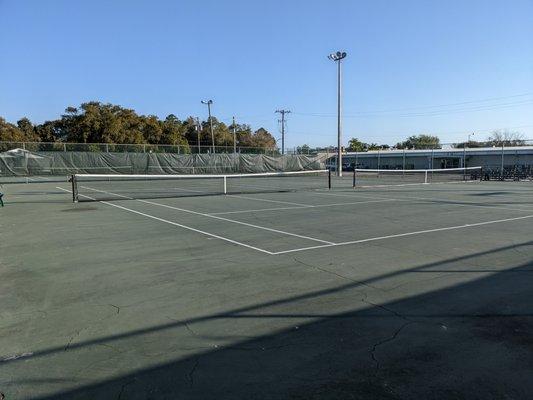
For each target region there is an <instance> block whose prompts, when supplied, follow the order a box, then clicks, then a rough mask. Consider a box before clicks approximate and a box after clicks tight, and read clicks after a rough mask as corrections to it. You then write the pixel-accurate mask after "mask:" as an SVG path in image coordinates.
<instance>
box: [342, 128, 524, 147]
mask: <svg viewBox="0 0 533 400" xmlns="http://www.w3.org/2000/svg"><path fill="white" fill-rule="evenodd" d="M531 144H533V142H532V143H531ZM526 145H527V141H526V140H525V139H524V136H523V135H522V134H521V133H518V132H510V131H502V130H496V131H493V132H492V133H491V134H490V135H489V137H488V138H487V139H486V140H484V141H475V140H468V141H466V142H461V143H453V144H451V146H452V147H454V148H461V149H462V148H464V147H466V148H476V147H501V146H526ZM441 148H442V144H441V141H440V139H439V138H438V137H437V136H432V135H417V136H409V137H408V138H407V139H406V140H404V141H403V142H398V143H396V145H395V146H389V145H387V144H383V145H380V144H377V143H365V142H362V141H360V140H358V139H356V138H352V139H350V141H349V142H348V149H347V150H348V151H358V152H359V151H370V150H388V149H399V150H402V149H406V150H424V149H441Z"/></svg>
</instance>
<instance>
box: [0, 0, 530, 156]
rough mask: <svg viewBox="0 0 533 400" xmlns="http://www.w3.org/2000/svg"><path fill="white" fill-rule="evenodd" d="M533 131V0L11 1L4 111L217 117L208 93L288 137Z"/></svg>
mask: <svg viewBox="0 0 533 400" xmlns="http://www.w3.org/2000/svg"><path fill="white" fill-rule="evenodd" d="M339 49H341V50H345V51H346V52H347V53H348V57H347V58H346V60H345V62H344V77H345V79H344V110H345V115H346V117H345V119H344V137H345V141H347V139H348V138H350V137H358V138H360V139H362V140H364V141H368V142H378V143H389V144H394V143H396V142H397V141H399V140H401V139H403V138H405V137H406V136H409V135H412V134H419V133H432V134H438V135H439V136H440V137H441V140H442V141H443V142H449V141H460V140H465V139H466V135H467V134H468V133H470V132H476V136H477V137H483V138H484V137H485V136H486V135H487V134H488V133H489V132H490V131H491V130H492V129H498V128H508V129H510V130H516V131H520V132H522V133H523V134H524V135H525V136H527V137H529V138H533V0H501V1H493V0H462V1H459V0H446V1H430V0H427V1H426V0H412V1H411V0H403V1H393V0H366V1H363V0H359V1H355V0H353V1H352V0H346V1H335V0H320V1H318V0H314V1H313V0H307V1H297V0H285V1H278V0H270V1H253V0H241V1H233V0H231V1H230V0H226V1H221V0H219V1H215V0H202V1H192V0H191V1H189V0H187V1H185V0H181V1H180V0H176V1H163V0H159V1H157V0H152V1H148V0H146V1H134V0H116V1H108V0H92V1H72V0H70V1H63V0H50V1H37V0H34V1H29V0H27V1H20V0H0V116H3V117H4V118H6V119H7V120H8V121H11V122H15V121H16V120H17V119H19V118H21V117H22V116H27V117H29V118H30V119H31V120H32V121H34V122H43V121H44V120H47V119H55V118H58V117H59V116H60V114H61V113H62V112H63V110H64V109H65V107H67V106H69V105H72V106H77V105H79V104H80V103H82V102H85V101H90V100H98V101H102V102H111V103H115V104H120V105H122V106H125V107H130V108H133V109H135V110H136V111H137V112H139V113H142V114H155V115H158V116H160V117H164V116H166V115H167V114H169V113H174V114H176V115H177V116H178V117H180V118H185V117H187V116H189V115H193V116H200V117H203V118H205V117H206V113H207V110H206V109H205V106H203V105H201V104H200V100H201V99H213V100H214V106H213V113H214V115H215V116H216V117H218V118H219V119H221V120H223V121H226V122H228V123H229V122H231V116H232V115H236V116H237V118H238V120H239V121H240V122H247V123H250V124H251V125H252V127H253V128H255V129H257V128H259V127H260V126H263V127H265V128H266V129H268V130H270V131H271V132H273V134H274V136H276V137H279V136H280V135H279V133H278V123H277V119H278V116H277V115H276V114H274V111H275V110H276V109H278V108H286V109H290V110H291V111H292V112H293V113H292V114H290V115H289V118H288V119H289V120H288V126H287V128H288V133H287V143H288V145H289V146H294V145H298V144H302V143H308V144H310V145H327V144H334V143H335V142H336V139H335V138H336V118H335V113H336V86H335V85H336V69H335V65H334V63H333V62H331V61H329V60H328V59H327V55H328V54H329V53H330V52H332V51H334V50H339Z"/></svg>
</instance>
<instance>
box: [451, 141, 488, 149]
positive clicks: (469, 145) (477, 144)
mask: <svg viewBox="0 0 533 400" xmlns="http://www.w3.org/2000/svg"><path fill="white" fill-rule="evenodd" d="M485 146H487V144H486V143H484V142H478V141H475V140H470V141H469V142H461V143H454V145H453V147H455V148H456V149H464V148H465V147H466V148H467V149H468V148H470V149H473V148H479V147H485Z"/></svg>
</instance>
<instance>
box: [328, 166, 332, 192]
mask: <svg viewBox="0 0 533 400" xmlns="http://www.w3.org/2000/svg"><path fill="white" fill-rule="evenodd" d="M328 189H329V190H331V168H328Z"/></svg>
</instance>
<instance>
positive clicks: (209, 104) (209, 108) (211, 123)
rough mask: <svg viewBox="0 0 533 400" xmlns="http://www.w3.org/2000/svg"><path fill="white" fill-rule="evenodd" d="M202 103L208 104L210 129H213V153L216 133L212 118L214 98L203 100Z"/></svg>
mask: <svg viewBox="0 0 533 400" xmlns="http://www.w3.org/2000/svg"><path fill="white" fill-rule="evenodd" d="M202 104H207V113H208V115H209V130H210V131H211V144H212V146H213V154H215V135H214V134H213V120H212V118H211V104H213V100H202Z"/></svg>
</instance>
